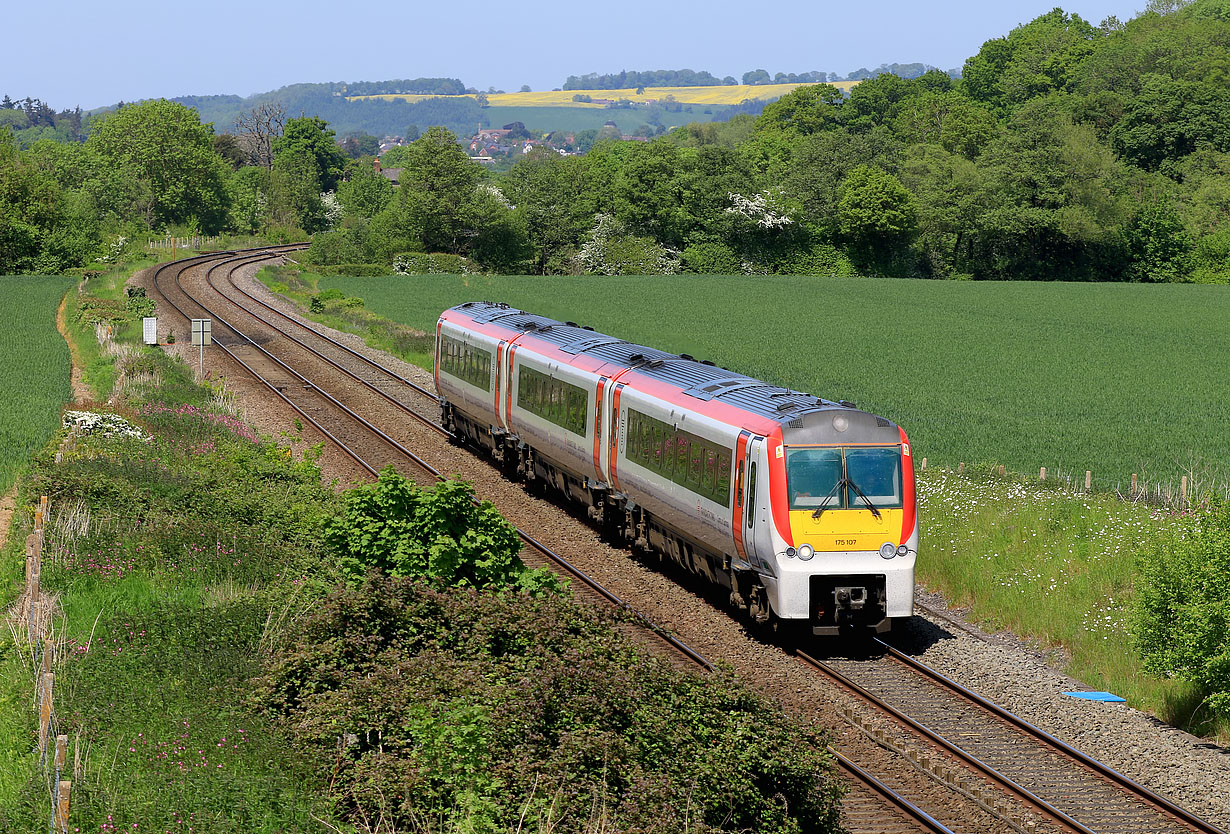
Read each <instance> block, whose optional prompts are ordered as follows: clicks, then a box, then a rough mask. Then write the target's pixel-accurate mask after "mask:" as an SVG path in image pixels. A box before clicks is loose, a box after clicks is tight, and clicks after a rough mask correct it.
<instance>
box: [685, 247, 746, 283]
mask: <svg viewBox="0 0 1230 834" xmlns="http://www.w3.org/2000/svg"><path fill="white" fill-rule="evenodd" d="M682 259H683V268H684V271H685V272H695V273H697V274H699V275H739V274H740V273H742V272H743V262H742V261H741V260H740V259H739V256H738V255H736V254H735V251H734V250H733V249H731V248H730V247H729V246H727V245H726V244H725V243H720V242H717V241H710V242H706V243H693V244H692V245H691V246H689V247H687V248H686V249H684V250H683V255H682Z"/></svg>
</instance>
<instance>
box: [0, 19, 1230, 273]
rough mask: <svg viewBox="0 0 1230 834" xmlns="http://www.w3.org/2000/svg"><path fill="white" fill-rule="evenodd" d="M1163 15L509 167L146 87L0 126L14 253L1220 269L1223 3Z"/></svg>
mask: <svg viewBox="0 0 1230 834" xmlns="http://www.w3.org/2000/svg"><path fill="white" fill-rule="evenodd" d="M1173 5H1174V4H1172V6H1173ZM1164 11H1165V13H1162V11H1159V10H1158V9H1157V8H1156V7H1155V8H1153V9H1151V10H1149V11H1146V12H1145V13H1143V14H1142V15H1140V16H1139V17H1137V18H1135V19H1134V20H1132V21H1130V22H1129V23H1127V24H1122V23H1119V22H1118V21H1115V20H1113V19H1111V20H1108V21H1104V22H1103V23H1102V24H1101V25H1100V26H1094V25H1091V24H1089V23H1087V22H1086V21H1084V20H1082V19H1081V18H1080V17H1078V16H1076V15H1070V14H1067V13H1065V12H1063V11H1062V10H1059V9H1056V10H1054V11H1052V12H1050V13H1048V14H1046V15H1043V16H1041V17H1039V18H1037V19H1036V20H1034V21H1032V22H1030V23H1028V24H1026V25H1023V26H1020V27H1018V28H1017V29H1014V30H1013V31H1012V32H1010V33H1009V34H1008V35H1007V36H1005V37H1003V38H997V39H994V40H991V41H988V42H987V43H985V44H984V45H983V47H982V49H981V50H980V51H979V52H978V54H976V55H974V56H973V57H971V58H970V59H969V60H968V61H967V62H966V63H965V66H964V68H963V77H962V78H961V79H954V78H952V77H950V76H949V75H948V74H946V73H943V72H939V71H930V72H927V73H924V74H923V75H921V76H919V77H917V78H914V79H905V78H901V77H899V76H897V75H894V74H881V75H878V76H876V77H874V78H871V79H868V80H865V81H863V82H861V83H860V84H859V85H857V86H856V87H854V88H853V89H852V90H851V92H850V94H849V95H848V97H843V95H842V94H841V92H840V91H839V90H837V89H836V88H835V87H832V86H829V85H816V86H807V87H802V88H800V89H798V90H796V91H794V92H792V93H791V94H790V95H787V96H784V97H783V98H781V99H780V100H778V101H776V102H773V103H771V104H769V105H768V106H766V107H765V108H764V112H763V113H762V114H761V115H760V116H758V117H753V116H750V115H740V116H736V117H734V118H732V119H730V121H728V122H725V123H693V124H691V125H687V126H685V127H683V128H680V129H676V130H674V131H672V132H671V133H669V134H667V135H665V136H662V137H659V138H656V139H654V140H652V141H645V142H625V141H618V137H617V136H615V135H614V134H615V133H616V132H617V131H615V130H614V129H612V130H611V132H610V133H606V132H605V129H604V132H602V133H600V134H599V136H598V139H600V140H603V138H604V137H605V136H609V137H610V138H609V139H605V140H603V141H597V142H596V144H594V146H593V147H592V148H591V149H590V150H589V152H588V153H587V154H586V155H585V156H564V155H561V154H559V153H557V152H556V150H555V149H553V148H550V147H545V146H544V147H538V148H534V149H532V152H529V153H522V154H521V155H520V157H519V158H518V161H517V162H516V163H515V164H514V165H512V166H511V168H510V169H508V170H507V171H506V172H503V173H501V174H499V175H496V174H495V173H494V172H492V171H490V170H488V169H485V168H483V167H482V166H480V165H479V164H478V163H476V162H474V161H472V160H471V159H470V158H469V157H468V156H467V155H466V153H465V152H464V151H463V149H462V148H461V146H460V145H459V144H458V142H457V137H456V136H455V135H454V134H453V133H451V132H450V131H449V130H447V129H445V128H442V127H435V128H432V129H430V130H428V131H427V132H426V133H425V134H424V135H423V136H422V137H420V138H419V139H418V140H417V141H415V142H414V143H413V144H411V145H410V146H408V147H407V148H405V149H404V151H403V152H402V154H401V159H399V160H398V166H397V167H400V168H401V169H402V170H401V172H400V188H398V189H396V190H394V189H393V187H392V186H391V184H390V183H389V181H388V180H387V179H386V178H385V177H383V176H381V175H379V174H377V173H376V172H375V171H374V170H373V168H372V165H371V160H370V159H361V160H357V161H350V162H347V160H346V159H345V158H344V157H343V155H342V153H341V151H340V149H339V148H338V146H337V144H336V140H335V136H334V131H333V129H332V127H331V126H330V125H328V124H327V123H326V121H325V120H323V119H321V118H300V119H290V120H286V119H285V113H286V112H287V110H289V111H290V112H294V110H293V109H291V108H285V109H279V108H278V107H276V106H273V105H263V106H265V107H271V108H272V109H273V111H274V113H275V114H276V113H279V112H280V113H281V118H279V119H274V120H273V121H272V122H270V123H268V124H264V123H260V121H259V120H255V119H254V120H253V125H249V127H248V128H246V129H245V130H243V131H241V132H240V134H239V135H237V136H230V135H227V136H214V135H213V134H212V131H211V129H210V127H209V126H207V125H202V124H201V122H200V119H199V118H198V116H197V114H196V113H195V112H193V111H191V110H189V109H187V108H185V107H182V106H181V105H177V104H173V103H171V102H165V101H161V102H145V103H143V104H140V105H130V106H128V107H125V108H122V109H120V110H119V111H117V112H115V113H113V114H110V115H108V116H106V117H105V119H103V120H102V122H101V124H100V125H99V126H98V127H97V129H95V130H94V131H93V132H92V133H91V136H90V138H89V140H88V141H87V142H85V143H84V144H83V145H64V144H59V143H54V142H45V141H44V142H36V143H34V144H33V145H31V146H30V147H29V148H28V149H27V150H24V151H20V150H18V148H17V147H16V146H15V145H14V143H13V142H12V140H11V139H3V140H0V199H3V200H4V201H5V202H4V203H3V204H2V205H0V223H2V224H3V225H2V226H0V241H3V242H4V245H3V246H0V271H15V270H16V271H29V270H39V271H42V270H46V269H49V268H52V267H59V268H62V267H63V266H66V265H71V264H79V263H81V262H82V261H83V259H88V257H90V256H94V253H96V252H98V251H102V242H103V239H104V237H105V235H106V234H113V233H116V232H118V231H122V232H123V233H124V234H125V235H126V236H128V232H129V231H131V232H139V231H141V230H145V229H163V228H168V227H173V226H180V227H191V228H194V229H198V230H200V231H206V232H213V231H218V230H223V229H230V230H235V231H242V232H262V231H263V232H265V233H267V234H270V235H271V236H273V237H285V236H294V235H297V234H303V233H314V234H316V235H317V238H316V240H315V242H314V243H313V247H312V252H311V257H312V258H313V259H315V260H317V261H318V262H320V263H326V264H333V265H337V264H348V263H354V264H359V263H362V264H367V265H377V266H384V267H387V268H392V265H393V263H394V261H395V259H396V258H397V257H398V256H399V255H402V256H404V255H406V254H407V253H442V254H444V255H448V256H451V258H452V260H449V259H445V260H444V261H441V262H447V263H453V264H465V267H464V268H467V269H471V268H481V269H484V270H487V271H493V272H512V273H517V272H532V273H548V274H549V273H563V272H591V273H614V272H640V273H657V272H675V271H690V272H699V273H752V274H761V273H795V274H835V275H844V274H854V273H862V274H874V275H890V276H899V277H919V278H974V279H998V280H1017V279H1034V280H1069V281H1201V282H1219V283H1225V282H1227V281H1230V89H1227V87H1226V86H1225V84H1224V82H1223V73H1222V68H1223V67H1224V66H1226V65H1227V63H1228V62H1230V0H1199V1H1198V2H1195V3H1190V4H1186V5H1179V6H1177V7H1172V8H1168V9H1166V10H1164ZM337 98H340V96H339V97H337ZM257 110H258V108H254V109H253V111H251V112H252V113H254V114H255V113H256V112H257ZM262 112H264V111H262ZM420 123H421V124H431V123H432V121H431V120H430V119H423V120H422V121H421V122H420ZM333 127H335V126H333ZM5 134H6V135H7V131H5ZM574 138H575V137H574ZM370 144H371V143H370V141H368V142H366V143H364V142H361V141H359V140H357V139H356V141H355V142H353V143H352V145H353V147H350V148H348V151H349V152H350V153H351V154H352V155H356V154H359V153H362V152H364V150H365V149H367V150H370ZM125 230H127V231H125ZM403 260H404V261H405V262H407V263H410V262H414V263H417V262H420V260H421V259H414V258H409V259H408V260H407V259H404V258H403Z"/></svg>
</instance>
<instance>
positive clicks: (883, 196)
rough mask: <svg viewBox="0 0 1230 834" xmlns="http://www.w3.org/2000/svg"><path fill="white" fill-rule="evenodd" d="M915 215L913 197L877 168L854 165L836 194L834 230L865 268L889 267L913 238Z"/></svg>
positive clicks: (893, 178)
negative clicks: (860, 259) (848, 243)
mask: <svg viewBox="0 0 1230 834" xmlns="http://www.w3.org/2000/svg"><path fill="white" fill-rule="evenodd" d="M917 216H918V206H917V204H916V203H915V201H914V197H913V195H912V194H910V192H909V191H907V190H906V188H905V186H904V185H902V184H901V181H900V180H898V179H897V178H896V177H894V176H893V175H892V174H890V173H888V172H887V171H884V170H882V169H880V168H875V167H873V166H870V165H860V166H858V167H857V168H855V169H854V170H852V171H851V172H850V173H849V175H847V176H846V179H845V181H844V182H843V183H842V184H841V189H840V191H839V192H838V199H837V222H838V227H839V228H840V230H841V234H842V235H843V236H844V237H845V238H846V239H848V240H849V241H850V242H851V244H852V246H853V248H854V250H855V251H856V252H857V253H858V254H859V255H861V257H862V260H863V262H864V263H865V264H868V265H872V264H876V265H881V266H885V265H889V264H891V263H892V262H893V261H894V260H895V258H896V256H898V255H899V253H900V252H901V251H902V250H903V249H904V246H905V244H907V243H908V242H909V238H910V236H911V235H913V233H914V231H915V220H916V218H917Z"/></svg>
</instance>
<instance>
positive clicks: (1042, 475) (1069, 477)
mask: <svg viewBox="0 0 1230 834" xmlns="http://www.w3.org/2000/svg"><path fill="white" fill-rule="evenodd" d="M919 469H920V471H924V472H925V471H926V469H927V459H926V458H922V459H921V460H920V461H919ZM956 471H957V474H958V475H964V474H965V464H964V463H963V462H962V463H958V464H957V470H956ZM994 471H995V472H996V473H997V474H998V475H999V477H1001V478H1007V477H1015V476H1014V475H1013V473H1011V472H1007V471H1006V470H1005V467H1004V465H1003V464H1000V465H999V466H998V468H997V469H994ZM1031 477H1032V476H1031ZM1038 482H1039V483H1050V484H1057V485H1058V486H1060V487H1062V488H1064V489H1066V490H1067V491H1068V492H1071V493H1079V494H1088V493H1090V492H1093V486H1094V477H1093V472H1092V471H1091V470H1089V469H1086V470H1085V475H1084V478H1083V479H1082V478H1081V477H1080V476H1079V475H1074V474H1071V473H1063V472H1061V471H1060V470H1059V469H1058V468H1056V469H1055V470H1053V471H1049V472H1048V470H1047V468H1046V467H1045V466H1043V467H1040V468H1039V469H1038ZM1124 487H1125V484H1124V483H1123V482H1122V481H1117V482H1116V483H1115V486H1114V489H1113V492H1114V493H1115V494H1116V495H1117V496H1118V497H1119V499H1120V500H1122V501H1127V502H1131V503H1141V504H1156V505H1159V506H1163V507H1171V508H1174V509H1178V510H1187V509H1191V507H1192V504H1193V501H1195V502H1197V503H1198V502H1199V501H1200V500H1201V496H1202V495H1207V494H1209V493H1211V492H1216V491H1217V490H1218V487H1219V484H1218V483H1217V482H1215V481H1209V482H1208V483H1202V482H1201V481H1200V480H1199V479H1197V478H1196V476H1195V474H1189V475H1183V476H1181V477H1180V478H1179V480H1178V481H1177V482H1176V481H1175V479H1174V478H1170V479H1169V480H1166V481H1161V480H1158V481H1146V480H1145V478H1143V477H1141V476H1140V475H1139V474H1138V473H1135V472H1133V473H1132V478H1131V481H1130V482H1129V483H1128V484H1127V485H1126V487H1127V488H1126V489H1125V488H1124ZM1104 489H1105V490H1107V491H1111V490H1110V487H1109V485H1105V486H1104Z"/></svg>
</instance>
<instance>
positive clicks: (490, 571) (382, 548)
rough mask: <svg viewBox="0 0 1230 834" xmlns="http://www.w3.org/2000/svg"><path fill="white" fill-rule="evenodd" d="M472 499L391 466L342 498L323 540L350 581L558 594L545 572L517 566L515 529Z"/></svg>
mask: <svg viewBox="0 0 1230 834" xmlns="http://www.w3.org/2000/svg"><path fill="white" fill-rule="evenodd" d="M473 497H474V491H473V490H472V489H471V487H470V485H469V484H466V483H464V482H461V481H442V482H441V483H439V484H437V485H436V486H435V487H434V488H433V489H422V488H421V487H419V486H418V485H417V484H415V483H414V482H413V481H410V480H408V479H407V478H405V477H404V476H402V475H400V474H398V472H397V471H396V470H395V469H393V468H392V467H391V466H390V467H388V468H386V469H385V470H384V471H383V472H381V473H380V476H379V478H378V479H377V480H376V482H375V483H374V484H366V485H363V486H358V487H355V488H354V489H351V490H350V491H349V492H347V493H346V497H345V501H346V511H345V512H344V513H343V514H342V515H340V516H337V517H336V518H334V519H333V520H332V521H330V522H329V523H328V524H327V525H326V526H325V539H326V541H328V543H329V544H330V545H331V546H332V547H333V548H334V550H336V551H337V553H338V554H339V555H340V556H341V565H342V570H343V572H344V573H346V574H348V575H349V576H350V577H351V578H352V579H361V578H362V577H363V576H364V575H365V574H366V573H367V572H368V571H369V570H370V569H372V568H375V569H377V570H379V571H382V572H384V573H387V574H389V575H390V576H416V577H430V578H432V579H435V580H437V581H439V582H442V583H443V584H445V585H458V586H468V587H474V588H502V587H504V586H506V585H510V584H515V585H519V586H521V587H523V588H526V589H529V590H539V589H546V588H551V589H558V587H559V585H558V582H557V581H556V580H555V577H554V575H553V574H551V573H550V572H549V571H545V570H536V571H532V570H529V569H528V568H526V566H525V565H524V564H523V563H522V562H521V559H520V558H519V557H518V555H517V554H518V553H519V552H520V551H521V539H520V537H519V536H518V535H517V530H516V528H515V527H513V526H512V525H511V524H509V523H508V522H507V521H505V520H504V518H503V516H501V515H500V514H499V512H498V511H497V510H496V509H495V507H494V506H493V505H492V504H491V502H489V501H483V502H482V503H481V504H476V503H475V502H474V501H473Z"/></svg>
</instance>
